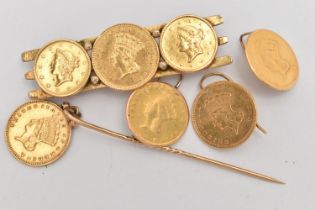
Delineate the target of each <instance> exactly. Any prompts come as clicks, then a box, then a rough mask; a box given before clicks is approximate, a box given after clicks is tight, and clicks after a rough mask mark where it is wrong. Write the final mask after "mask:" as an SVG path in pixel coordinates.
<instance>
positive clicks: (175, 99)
mask: <svg viewBox="0 0 315 210" xmlns="http://www.w3.org/2000/svg"><path fill="white" fill-rule="evenodd" d="M126 115H127V121H128V125H129V128H130V130H131V131H132V132H133V134H134V136H135V137H136V138H137V139H139V141H141V142H142V143H144V144H149V145H152V146H167V145H170V144H173V143H175V142H176V141H177V140H179V138H180V137H181V136H182V135H183V134H184V132H185V131H186V128H187V125H188V121H189V111H188V107H187V103H186V101H185V98H184V96H183V95H182V94H181V93H180V92H179V91H178V90H177V89H175V88H174V87H172V86H170V85H168V84H166V83H161V82H150V83H147V84H145V85H144V86H142V87H141V88H138V89H136V90H135V91H134V92H133V93H132V94H131V96H130V97H129V100H128V104H127V108H126Z"/></svg>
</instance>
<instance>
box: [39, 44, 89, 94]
mask: <svg viewBox="0 0 315 210" xmlns="http://www.w3.org/2000/svg"><path fill="white" fill-rule="evenodd" d="M90 73H91V63H90V57H89V55H88V54H87V52H86V51H85V50H84V48H83V47H82V46H81V45H79V44H78V43H77V42H74V41H69V40H58V41H55V42H51V43H49V44H48V45H46V47H45V48H43V49H41V51H40V52H39V53H38V55H37V57H36V60H35V66H34V76H35V79H36V81H37V83H38V85H39V86H40V87H41V89H43V90H44V91H45V92H46V93H48V94H50V95H53V96H57V97H64V96H69V95H72V94H75V93H77V92H79V91H80V90H81V89H82V88H83V87H84V86H85V85H86V83H87V81H88V79H89V77H90Z"/></svg>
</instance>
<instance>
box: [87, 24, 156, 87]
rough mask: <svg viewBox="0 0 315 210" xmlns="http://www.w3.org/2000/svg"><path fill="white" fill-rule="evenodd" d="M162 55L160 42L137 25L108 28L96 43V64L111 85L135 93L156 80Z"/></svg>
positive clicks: (93, 57)
mask: <svg viewBox="0 0 315 210" xmlns="http://www.w3.org/2000/svg"><path fill="white" fill-rule="evenodd" d="M159 59H160V55H159V49H158V46H157V43H156V41H155V40H154V38H153V37H152V36H151V35H150V33H149V32H148V31H146V30H145V29H143V28H141V27H139V26H137V25H133V24H118V25H115V26H112V27H110V28H108V29H107V30H106V31H104V32H103V33H102V34H101V35H100V36H99V37H98V38H97V39H96V41H95V43H94V46H93V51H92V64H93V68H94V70H95V72H96V74H97V76H98V77H99V78H100V79H101V81H102V82H103V83H104V84H106V85H107V86H109V87H111V88H114V89H118V90H132V89H136V88H138V87H141V86H142V85H144V84H145V83H147V82H148V81H150V80H151V79H152V77H153V76H154V74H155V72H156V71H157V68H158V63H159Z"/></svg>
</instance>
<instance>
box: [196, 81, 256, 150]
mask: <svg viewBox="0 0 315 210" xmlns="http://www.w3.org/2000/svg"><path fill="white" fill-rule="evenodd" d="M256 115H257V113H256V106H255V103H254V100H253V98H252V96H251V95H250V94H249V92H247V91H246V90H245V89H244V88H243V87H242V86H240V85H239V84H237V83H235V82H232V81H218V82H214V83H212V84H209V85H207V86H206V87H203V88H202V90H201V91H200V93H199V94H198V95H197V97H196V99H195V101H194V103H193V107H192V116H191V118H192V124H193V128H194V130H195V132H196V133H197V135H198V136H199V137H200V138H201V139H202V140H203V141H204V142H205V143H207V144H208V145H211V146H214V147H217V148H231V147H235V146H238V145H240V144H242V143H243V142H245V141H246V140H247V139H248V138H249V136H250V135H251V134H252V132H253V130H254V128H255V126H256V120H257V116H256Z"/></svg>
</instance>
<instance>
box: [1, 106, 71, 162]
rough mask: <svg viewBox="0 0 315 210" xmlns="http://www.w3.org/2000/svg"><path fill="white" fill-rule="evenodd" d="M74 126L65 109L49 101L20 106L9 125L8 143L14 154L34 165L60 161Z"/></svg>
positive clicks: (22, 160) (7, 131)
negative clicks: (65, 113)
mask: <svg viewBox="0 0 315 210" xmlns="http://www.w3.org/2000/svg"><path fill="white" fill-rule="evenodd" d="M70 136H71V127H70V125H69V124H68V120H67V118H66V116H65V115H64V112H63V110H62V109H61V108H60V107H59V106H57V105H56V104H54V103H51V102H47V101H31V102H28V103H25V104H23V105H21V106H20V107H18V108H17V109H16V110H15V112H14V113H13V114H12V115H11V117H10V119H9V121H8V124H7V128H6V142H7V146H8V148H9V150H10V152H11V153H12V154H13V155H14V157H15V158H16V159H17V160H19V161H21V162H23V163H24V164H26V165H30V166H45V165H48V164H51V163H53V162H55V161H56V160H58V159H59V158H60V157H61V156H62V155H63V153H64V152H65V151H66V150H67V148H68V146H69V144H70Z"/></svg>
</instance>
